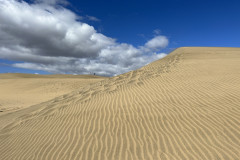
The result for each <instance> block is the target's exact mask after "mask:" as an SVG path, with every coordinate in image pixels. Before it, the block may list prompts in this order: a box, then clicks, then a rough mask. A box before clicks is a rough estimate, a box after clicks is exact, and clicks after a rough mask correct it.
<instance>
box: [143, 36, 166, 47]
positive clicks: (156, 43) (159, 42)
mask: <svg viewBox="0 0 240 160" xmlns="http://www.w3.org/2000/svg"><path fill="white" fill-rule="evenodd" d="M167 45H168V39H167V38H166V37H165V36H156V37H154V38H153V39H151V40H150V41H148V42H147V43H146V45H145V46H146V47H147V48H149V49H154V50H156V49H161V48H165V47H166V46H167Z"/></svg>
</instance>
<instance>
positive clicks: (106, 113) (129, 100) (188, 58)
mask: <svg viewBox="0 0 240 160" xmlns="http://www.w3.org/2000/svg"><path fill="white" fill-rule="evenodd" d="M85 81H88V79H86V80H85ZM75 82H76V81H73V83H75ZM9 83H14V82H13V81H9ZM23 83H24V82H22V85H24V84H23ZM79 83H80V82H79ZM69 85H71V84H69ZM75 85H78V84H75ZM26 86H27V87H28V88H25V92H27V90H30V91H31V92H32V90H34V89H33V88H34V85H33V86H32V87H33V88H31V85H26ZM42 87H43V88H44V84H43V86H41V87H39V88H37V89H36V92H38V91H39V92H41V88H42ZM78 87H79V88H78ZM23 88H24V87H23ZM55 89H56V88H55ZM18 90H19V91H20V90H21V89H20V88H19V89H18ZM60 90H61V89H60ZM68 91H69V90H68ZM36 94H37V93H36ZM39 98H41V97H39ZM239 157H240V48H197V47H194V48H191V47H189V48H188V47H184V48H179V49H177V50H175V51H173V52H172V53H171V54H169V55H168V56H166V57H165V58H163V59H161V60H158V61H155V62H153V63H151V64H149V65H147V66H145V67H143V68H140V69H138V70H135V71H131V72H128V73H125V74H122V75H119V76H116V77H112V78H109V79H105V80H102V81H99V82H96V83H93V84H88V85H85V87H82V86H75V87H72V92H71V93H68V94H65V95H62V96H58V97H56V98H53V99H51V100H49V101H47V102H42V103H40V104H38V105H33V106H31V107H25V108H24V109H20V110H18V111H8V112H6V113H5V112H0V159H1V160H10V159H23V160H27V159H43V160H48V159H50V160H51V159H53V160H56V159H66V160H74V159H76V160H79V159H82V160H91V159H94V160H95V159H99V160H104V159H109V160H118V159H119V160H125V159H126V160H127V159H132V160H138V159H147V160H148V159H154V160H159V159H162V160H165V159H169V160H171V159H174V160H181V159H183V160H185V159H189V160H194V159H196V160H201V159H202V160H206V159H211V160H214V159H225V160H231V159H233V160H238V159H240V158H239Z"/></svg>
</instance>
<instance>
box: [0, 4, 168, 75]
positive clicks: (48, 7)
mask: <svg viewBox="0 0 240 160" xmlns="http://www.w3.org/2000/svg"><path fill="white" fill-rule="evenodd" d="M63 2H66V1H61V0H60V1H57V0H51V1H46V0H38V1H37V3H34V4H29V3H26V2H24V1H16V0H0V20H1V21H0V58H2V59H8V60H15V61H22V62H23V63H16V64H14V65H13V66H15V67H20V68H26V69H35V70H44V71H48V72H52V73H69V74H89V73H90V72H91V73H97V74H98V75H107V76H112V75H116V74H121V73H124V72H127V71H130V70H133V69H137V68H139V67H141V66H143V65H146V64H147V63H150V62H151V61H154V60H157V59H159V58H161V57H163V56H165V54H156V52H157V51H159V50H160V49H162V48H164V47H166V46H167V45H168V39H167V38H166V37H165V36H156V37H154V38H153V39H151V40H149V41H148V42H147V43H146V44H145V45H144V46H138V47H134V46H133V45H131V44H126V43H118V42H116V40H115V39H113V38H110V37H107V36H105V35H103V34H101V33H98V32H97V31H96V30H95V29H94V27H93V26H90V25H88V24H86V23H82V22H80V21H79V19H80V16H78V15H76V14H75V13H73V12H72V11H70V10H68V9H66V8H64V7H61V6H60V5H59V4H61V3H63ZM57 4H58V6H57V7H55V5H57ZM94 18H95V17H94Z"/></svg>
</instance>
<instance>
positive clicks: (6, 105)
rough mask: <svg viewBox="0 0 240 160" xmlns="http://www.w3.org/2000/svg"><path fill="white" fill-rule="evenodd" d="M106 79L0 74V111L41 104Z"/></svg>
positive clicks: (90, 76)
mask: <svg viewBox="0 0 240 160" xmlns="http://www.w3.org/2000/svg"><path fill="white" fill-rule="evenodd" d="M105 78H106V77H99V76H93V75H34V74H20V73H8V74H0V111H4V112H5V111H10V110H17V109H22V108H25V107H29V106H31V105H35V104H39V103H41V102H44V101H47V100H50V99H53V98H55V97H57V96H60V95H63V94H67V93H69V92H72V91H73V90H75V89H76V88H81V87H83V86H85V85H87V84H91V83H96V82H98V81H101V80H103V79H105Z"/></svg>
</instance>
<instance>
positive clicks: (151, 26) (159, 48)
mask: <svg viewBox="0 0 240 160" xmlns="http://www.w3.org/2000/svg"><path fill="white" fill-rule="evenodd" d="M7 1H8V2H9V3H8V2H7ZM7 1H6V0H0V2H1V3H2V4H1V5H0V7H2V8H1V9H2V10H1V12H0V20H1V19H2V21H0V29H1V30H0V34H1V35H3V36H1V38H0V73H7V72H22V73H36V72H37V73H40V74H48V73H53V74H54V73H69V74H91V73H93V72H94V73H97V74H99V75H106V76H113V75H117V74H121V73H124V72H127V71H130V70H133V69H137V68H139V67H141V66H143V65H146V64H148V63H150V62H151V61H154V60H157V59H159V58H161V57H164V56H165V55H166V54H167V53H169V52H170V51H172V50H173V49H175V48H177V47H182V46H210V47H211V46H213V47H215V46H216V47H240V38H239V37H240V30H239V28H240V10H239V6H240V1H237V0H229V1H221V0H219V1H215V0H212V1H209V0H208V1H207V0H201V1H193V0H191V1H190V0H158V1H157V0H148V1H147V0H146V1H137V0H131V1H127V0H102V1H89V0H81V1H74V0H69V1H65V0H59V1H57V0H49V1H47V0H37V1H32V0H31V1H26V3H24V2H17V1H14V0H7ZM3 2H4V3H3ZM67 3H68V4H67ZM6 6H7V7H12V9H13V10H14V11H15V10H16V13H17V11H18V10H19V11H21V10H27V11H29V12H28V13H26V14H24V13H21V12H19V13H18V14H15V15H13V13H12V12H8V11H7V10H6V11H4V9H3V7H5V8H6ZM46 10H50V12H51V15H50V16H52V17H53V18H54V19H57V20H59V21H58V22H57V20H56V21H54V24H52V22H51V23H50V22H49V21H45V22H39V21H34V17H38V16H40V17H42V16H45V18H46V17H47V16H49V15H47V14H45V13H44V12H46ZM63 10H67V12H65V11H63ZM29 13H31V15H33V17H29ZM72 14H74V16H72ZM59 15H63V19H61V18H62V17H60V16H59ZM13 17H14V18H13ZM59 17H60V19H58V18H59ZM76 17H77V18H76ZM16 19H18V21H17V20H16ZM19 19H20V20H19ZM29 19H33V20H32V21H30V20H29ZM68 19H70V20H69V21H68ZM19 21H20V22H22V23H20V22H19ZM55 22H56V23H55ZM78 22H79V23H78ZM59 23H63V24H61V25H62V26H65V28H64V31H63V30H61V31H59V32H55V31H54V30H52V29H51V27H56V26H57V25H58V24H59ZM73 23H74V24H76V25H74V26H76V27H75V28H74V27H72V26H71V24H73ZM37 24H38V25H37ZM39 24H40V25H39ZM82 24H87V29H84V27H81V26H82ZM13 25H14V26H15V27H13ZM35 25H36V26H35ZM41 25H42V26H41ZM25 26H27V27H28V29H26V27H25ZM39 26H40V27H39ZM9 28H10V29H9ZM40 32H43V33H40ZM85 32H86V33H89V34H88V35H89V37H88V36H86V34H85ZM38 33H39V34H38ZM67 33H71V34H72V35H78V37H77V39H76V37H70V39H69V38H67V37H66V35H69V34H67ZM44 35H45V37H43V36H44ZM48 35H49V36H51V35H52V36H56V37H55V39H54V40H51V41H49V42H47V43H45V42H46V41H48V39H49V38H48ZM58 35H65V37H64V36H63V37H61V36H58ZM92 35H94V37H97V38H96V40H95V39H94V42H91V40H92V39H91V36H92ZM26 37H27V38H26ZM57 38H59V42H58V41H56V39H57ZM73 38H74V39H73ZM84 38H85V39H84ZM89 38H90V39H89ZM21 39H24V40H21ZM63 41H64V43H63ZM95 41H97V43H99V44H97V45H95ZM9 43H11V44H12V45H9ZM51 43H53V44H51ZM40 44H43V45H40ZM73 44H74V45H73ZM81 44H82V45H81ZM65 45H66V47H67V48H63V47H62V46H65ZM16 46H18V47H16ZM70 46H71V47H72V48H71V47H70Z"/></svg>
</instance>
